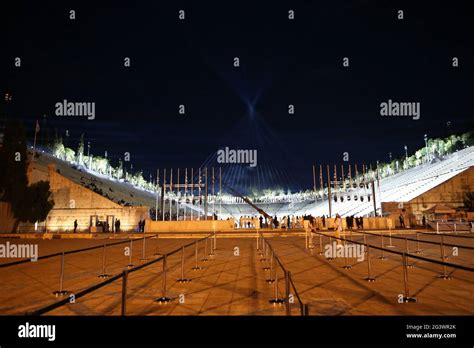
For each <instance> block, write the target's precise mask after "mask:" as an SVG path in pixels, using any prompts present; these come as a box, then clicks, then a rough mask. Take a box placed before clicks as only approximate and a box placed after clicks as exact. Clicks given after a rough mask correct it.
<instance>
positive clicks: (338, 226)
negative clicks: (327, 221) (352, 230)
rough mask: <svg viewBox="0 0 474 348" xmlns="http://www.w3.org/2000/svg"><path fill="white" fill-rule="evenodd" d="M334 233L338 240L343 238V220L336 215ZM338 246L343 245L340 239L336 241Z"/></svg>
mask: <svg viewBox="0 0 474 348" xmlns="http://www.w3.org/2000/svg"><path fill="white" fill-rule="evenodd" d="M334 231H335V232H336V233H335V234H336V238H341V231H342V219H341V216H340V215H339V214H336V218H335V219H334ZM336 242H337V244H341V240H340V239H336Z"/></svg>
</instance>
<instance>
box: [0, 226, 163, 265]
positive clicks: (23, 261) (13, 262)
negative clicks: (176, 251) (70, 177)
mask: <svg viewBox="0 0 474 348" xmlns="http://www.w3.org/2000/svg"><path fill="white" fill-rule="evenodd" d="M157 236H158V235H157V234H154V235H152V236H145V237H140V238H133V239H132V238H128V239H126V240H123V241H120V242H113V243H107V244H101V245H96V246H92V247H87V248H82V249H75V250H69V251H61V252H57V253H54V254H48V255H43V256H39V257H38V258H37V261H39V260H46V259H49V258H51V257H56V256H61V257H64V256H65V255H70V254H76V253H81V252H84V251H90V250H95V249H100V248H104V247H109V246H114V245H119V244H125V243H132V242H133V241H136V240H142V239H143V240H145V239H148V238H155V237H157ZM27 262H31V259H23V260H18V261H12V262H7V263H1V264H0V268H4V267H11V266H16V265H19V264H22V263H27Z"/></svg>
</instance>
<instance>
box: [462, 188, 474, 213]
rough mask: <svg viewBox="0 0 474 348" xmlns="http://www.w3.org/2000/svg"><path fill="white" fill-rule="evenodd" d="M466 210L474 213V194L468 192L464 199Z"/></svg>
mask: <svg viewBox="0 0 474 348" xmlns="http://www.w3.org/2000/svg"><path fill="white" fill-rule="evenodd" d="M464 208H466V210H467V211H474V192H467V193H466V197H465V198H464Z"/></svg>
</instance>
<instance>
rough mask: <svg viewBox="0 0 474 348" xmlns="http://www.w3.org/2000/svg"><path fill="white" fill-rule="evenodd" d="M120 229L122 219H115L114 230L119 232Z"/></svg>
mask: <svg viewBox="0 0 474 348" xmlns="http://www.w3.org/2000/svg"><path fill="white" fill-rule="evenodd" d="M119 229H120V220H119V219H117V220H115V229H114V232H118V231H119Z"/></svg>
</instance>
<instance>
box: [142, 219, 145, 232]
mask: <svg viewBox="0 0 474 348" xmlns="http://www.w3.org/2000/svg"><path fill="white" fill-rule="evenodd" d="M142 232H143V233H145V219H143V221H142Z"/></svg>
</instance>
